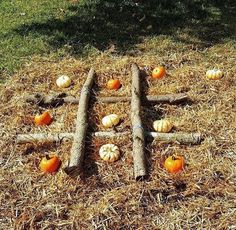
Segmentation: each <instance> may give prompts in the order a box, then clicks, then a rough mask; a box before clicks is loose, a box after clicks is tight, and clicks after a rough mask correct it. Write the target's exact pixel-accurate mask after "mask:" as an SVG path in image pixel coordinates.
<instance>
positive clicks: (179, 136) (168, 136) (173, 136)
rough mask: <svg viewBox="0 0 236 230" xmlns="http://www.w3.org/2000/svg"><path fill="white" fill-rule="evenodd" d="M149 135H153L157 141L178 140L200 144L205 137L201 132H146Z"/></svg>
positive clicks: (184, 142) (182, 142) (181, 142)
mask: <svg viewBox="0 0 236 230" xmlns="http://www.w3.org/2000/svg"><path fill="white" fill-rule="evenodd" d="M145 135H146V136H147V137H152V138H154V140H157V141H164V142H167V143H169V142H177V143H179V144H193V145H194V144H200V143H201V142H202V140H203V137H202V135H201V134H200V133H158V132H145Z"/></svg>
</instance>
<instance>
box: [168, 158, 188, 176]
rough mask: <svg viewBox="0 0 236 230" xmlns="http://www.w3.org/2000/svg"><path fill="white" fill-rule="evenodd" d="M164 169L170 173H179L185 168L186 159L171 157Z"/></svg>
mask: <svg viewBox="0 0 236 230" xmlns="http://www.w3.org/2000/svg"><path fill="white" fill-rule="evenodd" d="M164 167H165V169H166V170H167V171H168V172H169V173H177V172H179V171H181V170H183V168H184V158H183V157H181V156H169V157H168V158H167V159H166V160H165V163H164Z"/></svg>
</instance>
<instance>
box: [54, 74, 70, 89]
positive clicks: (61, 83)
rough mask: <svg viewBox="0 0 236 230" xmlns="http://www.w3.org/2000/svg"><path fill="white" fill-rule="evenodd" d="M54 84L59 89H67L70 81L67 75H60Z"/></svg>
mask: <svg viewBox="0 0 236 230" xmlns="http://www.w3.org/2000/svg"><path fill="white" fill-rule="evenodd" d="M56 84H57V86H58V87H60V88H67V87H69V86H70V85H71V79H70V78H69V77H68V76H67V75H61V76H59V77H58V78H57V80H56Z"/></svg>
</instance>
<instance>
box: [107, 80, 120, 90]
mask: <svg viewBox="0 0 236 230" xmlns="http://www.w3.org/2000/svg"><path fill="white" fill-rule="evenodd" d="M120 87H121V83H120V80H118V79H110V80H109V81H108V82H107V88H108V89H116V90H117V89H119V88H120Z"/></svg>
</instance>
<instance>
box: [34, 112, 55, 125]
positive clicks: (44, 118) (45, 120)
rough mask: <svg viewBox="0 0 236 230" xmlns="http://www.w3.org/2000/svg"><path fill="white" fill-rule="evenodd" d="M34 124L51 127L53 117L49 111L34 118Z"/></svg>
mask: <svg viewBox="0 0 236 230" xmlns="http://www.w3.org/2000/svg"><path fill="white" fill-rule="evenodd" d="M34 122H35V124H36V125H50V124H51V122H52V117H51V115H50V113H49V112H48V111H45V112H43V113H42V114H40V115H39V114H37V115H36V116H35V117H34Z"/></svg>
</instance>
